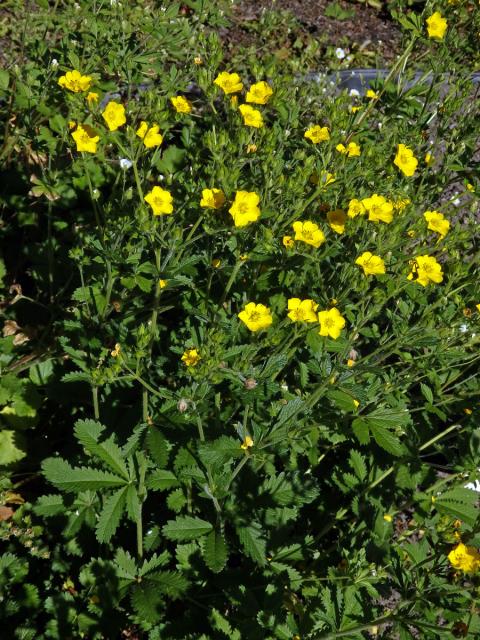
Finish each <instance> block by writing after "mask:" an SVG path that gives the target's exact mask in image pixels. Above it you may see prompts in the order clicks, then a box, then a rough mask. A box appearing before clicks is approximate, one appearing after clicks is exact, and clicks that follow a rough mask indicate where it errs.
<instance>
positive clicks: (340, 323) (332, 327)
mask: <svg viewBox="0 0 480 640" xmlns="http://www.w3.org/2000/svg"><path fill="white" fill-rule="evenodd" d="M318 321H319V323H320V331H319V332H318V333H319V335H321V336H330V337H331V338H333V339H334V340H336V339H337V338H338V337H339V335H340V333H341V332H342V329H343V327H344V326H345V318H344V317H343V316H342V315H340V311H339V310H338V309H336V308H335V307H333V309H329V310H328V311H320V312H319V314H318Z"/></svg>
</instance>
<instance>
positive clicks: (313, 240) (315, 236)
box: [292, 220, 325, 249]
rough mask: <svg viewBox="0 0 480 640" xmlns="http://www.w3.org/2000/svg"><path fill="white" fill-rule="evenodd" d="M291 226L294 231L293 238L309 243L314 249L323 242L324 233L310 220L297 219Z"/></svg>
mask: <svg viewBox="0 0 480 640" xmlns="http://www.w3.org/2000/svg"><path fill="white" fill-rule="evenodd" d="M292 227H293V230H294V231H295V240H300V241H301V242H305V243H306V244H310V245H312V247H315V248H316V249H318V247H319V246H320V245H321V244H323V243H324V242H325V234H324V233H323V231H322V230H321V229H320V227H319V226H318V225H317V224H315V222H312V221H311V220H306V221H305V222H300V221H299V220H297V222H294V223H293V225H292Z"/></svg>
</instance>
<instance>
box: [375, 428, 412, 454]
mask: <svg viewBox="0 0 480 640" xmlns="http://www.w3.org/2000/svg"><path fill="white" fill-rule="evenodd" d="M370 432H371V434H372V436H373V439H374V440H375V442H376V443H377V444H378V446H379V447H382V449H384V450H385V451H388V453H391V454H392V455H393V456H401V455H402V454H403V453H404V449H403V445H402V443H401V442H400V440H399V439H398V438H397V436H395V435H393V433H391V431H389V430H388V429H386V428H385V427H380V426H379V425H376V424H370Z"/></svg>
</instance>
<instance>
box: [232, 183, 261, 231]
mask: <svg viewBox="0 0 480 640" xmlns="http://www.w3.org/2000/svg"><path fill="white" fill-rule="evenodd" d="M259 202H260V196H259V195H258V194H257V193H255V191H237V193H236V194H235V200H234V201H233V204H232V206H231V207H230V209H229V210H228V211H229V213H230V215H231V216H232V218H233V223H234V225H235V226H236V227H245V226H247V224H250V222H255V221H256V220H258V219H259V218H260V208H259V206H258V204H259Z"/></svg>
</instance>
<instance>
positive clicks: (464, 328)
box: [458, 324, 468, 333]
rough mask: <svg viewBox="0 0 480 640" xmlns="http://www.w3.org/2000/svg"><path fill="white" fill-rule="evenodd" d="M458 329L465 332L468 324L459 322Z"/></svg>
mask: <svg viewBox="0 0 480 640" xmlns="http://www.w3.org/2000/svg"><path fill="white" fill-rule="evenodd" d="M458 330H459V331H460V332H461V333H467V331H468V325H466V324H461V325H460V326H459V327H458Z"/></svg>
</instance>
